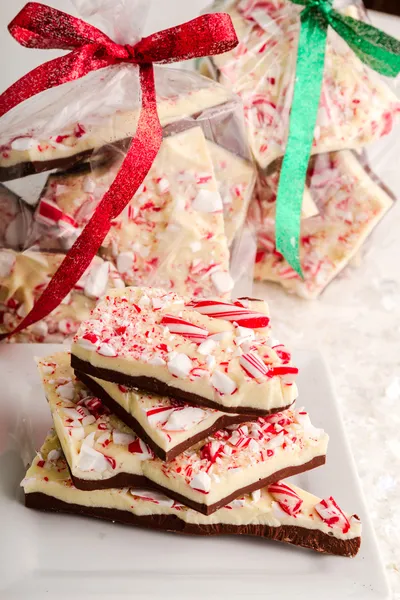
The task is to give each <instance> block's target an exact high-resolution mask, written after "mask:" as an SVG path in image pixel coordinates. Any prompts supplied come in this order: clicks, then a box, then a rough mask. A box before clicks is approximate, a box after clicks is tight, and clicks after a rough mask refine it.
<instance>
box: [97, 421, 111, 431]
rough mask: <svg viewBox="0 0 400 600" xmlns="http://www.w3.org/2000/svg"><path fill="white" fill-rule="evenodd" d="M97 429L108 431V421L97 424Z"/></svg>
mask: <svg viewBox="0 0 400 600" xmlns="http://www.w3.org/2000/svg"><path fill="white" fill-rule="evenodd" d="M97 429H100V431H107V429H108V427H107V423H99V424H98V425H97Z"/></svg>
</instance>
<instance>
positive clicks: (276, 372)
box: [268, 366, 299, 384]
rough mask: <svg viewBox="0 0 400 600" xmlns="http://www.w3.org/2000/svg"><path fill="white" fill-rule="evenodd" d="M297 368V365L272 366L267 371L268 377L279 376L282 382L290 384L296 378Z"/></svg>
mask: <svg viewBox="0 0 400 600" xmlns="http://www.w3.org/2000/svg"><path fill="white" fill-rule="evenodd" d="M298 372H299V370H298V368H297V367H289V366H282V367H272V368H271V369H269V371H268V377H276V376H277V377H280V378H281V379H282V381H283V383H287V384H291V383H293V382H294V380H295V379H296V375H297V374H298Z"/></svg>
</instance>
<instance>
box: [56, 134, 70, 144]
mask: <svg viewBox="0 0 400 600" xmlns="http://www.w3.org/2000/svg"><path fill="white" fill-rule="evenodd" d="M67 138H69V135H68V134H67V135H58V136H57V137H56V143H57V144H62V143H63V141H64V140H66V139H67Z"/></svg>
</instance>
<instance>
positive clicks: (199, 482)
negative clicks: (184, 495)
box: [190, 471, 211, 494]
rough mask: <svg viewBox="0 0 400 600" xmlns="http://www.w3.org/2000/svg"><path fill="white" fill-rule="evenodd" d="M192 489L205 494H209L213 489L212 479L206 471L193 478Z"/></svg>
mask: <svg viewBox="0 0 400 600" xmlns="http://www.w3.org/2000/svg"><path fill="white" fill-rule="evenodd" d="M190 487H191V488H193V489H194V490H197V491H199V492H203V493H204V494H208V493H209V491H210V489H211V477H210V476H209V475H207V473H205V472H204V471H200V472H199V473H197V475H195V476H194V477H193V479H192V480H191V482H190Z"/></svg>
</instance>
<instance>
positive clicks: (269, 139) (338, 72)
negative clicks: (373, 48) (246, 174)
mask: <svg viewBox="0 0 400 600" xmlns="http://www.w3.org/2000/svg"><path fill="white" fill-rule="evenodd" d="M335 6H336V7H337V8H338V9H339V10H342V12H343V13H344V14H347V15H350V16H352V17H354V18H357V19H363V18H365V13H364V10H363V7H362V3H361V2H359V1H357V0H356V2H351V1H349V0H348V1H346V0H341V1H340V2H337V3H336V4H335ZM214 7H215V9H216V10H226V11H227V12H228V13H229V14H230V15H231V17H232V20H233V23H234V25H235V29H236V32H237V35H238V38H239V42H240V43H239V45H238V46H237V47H236V48H235V49H234V50H233V51H231V52H228V53H226V54H223V55H221V56H215V57H212V58H207V59H204V62H202V63H201V70H202V71H203V73H205V74H208V75H211V76H212V77H214V78H215V79H217V80H218V81H219V82H220V83H222V84H223V85H224V86H225V87H227V88H228V89H230V90H232V91H234V92H235V93H237V94H239V96H240V97H241V98H242V100H243V104H244V110H245V115H246V125H247V128H248V135H249V141H250V146H251V149H252V152H253V154H254V157H255V159H256V161H257V163H258V165H259V166H260V168H261V169H265V168H266V167H267V166H268V165H269V164H270V163H272V162H273V161H274V160H275V159H276V158H278V157H281V156H283V154H284V152H285V145H286V140H287V136H288V125H289V116H290V109H291V103H292V95H293V86H294V81H295V71H296V57H297V44H298V35H299V29H300V18H299V17H300V12H301V10H302V8H303V7H302V6H297V5H296V4H294V3H293V2H291V1H290V0H268V1H266V0H238V1H236V2H235V1H234V2H232V1H229V0H228V1H226V2H224V1H222V2H216V3H215V5H214V6H213V8H214ZM304 107H305V110H307V99H306V98H305V99H304ZM399 110H400V104H399V102H398V100H397V98H396V95H395V94H394V93H393V92H392V91H391V89H390V88H389V87H388V85H387V84H386V83H385V82H384V80H383V79H382V78H381V77H380V75H378V74H377V73H375V72H374V71H372V70H371V69H370V68H368V67H367V66H366V65H365V64H363V63H362V62H361V61H360V59H359V58H358V57H357V56H356V55H355V54H354V52H353V51H352V50H351V49H350V48H349V46H348V45H347V44H346V43H345V42H344V40H342V39H341V38H340V37H339V36H338V35H337V34H336V33H335V31H333V30H331V29H330V30H329V31H328V44H327V50H326V58H325V69H324V78H323V84H322V91H321V97H320V104H319V111H318V117H317V124H316V127H315V131H314V141H313V147H312V152H313V154H317V153H322V152H330V151H335V150H342V149H348V148H354V149H357V148H362V147H364V146H365V145H367V144H369V143H371V142H373V141H375V140H378V139H379V138H381V137H382V136H384V135H387V134H388V133H390V131H391V130H392V128H393V124H394V122H395V119H396V117H397V116H398V113H399Z"/></svg>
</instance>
